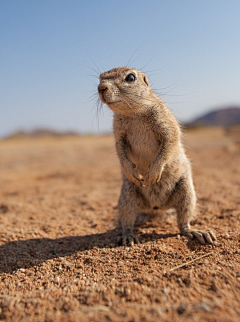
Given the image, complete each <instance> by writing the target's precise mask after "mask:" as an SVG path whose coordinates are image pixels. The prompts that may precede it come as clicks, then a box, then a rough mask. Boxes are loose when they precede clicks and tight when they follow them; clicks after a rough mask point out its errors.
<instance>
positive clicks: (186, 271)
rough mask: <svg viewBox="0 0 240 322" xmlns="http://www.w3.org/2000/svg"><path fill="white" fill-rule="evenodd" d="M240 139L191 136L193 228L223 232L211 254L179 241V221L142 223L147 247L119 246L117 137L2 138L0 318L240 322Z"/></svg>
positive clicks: (203, 133) (206, 133)
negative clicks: (196, 202)
mask: <svg viewBox="0 0 240 322" xmlns="http://www.w3.org/2000/svg"><path fill="white" fill-rule="evenodd" d="M233 133H235V132H234V131H233ZM237 135H239V134H238V132H236V133H235V134H234V135H231V131H230V132H224V130H221V129H215V130H214V129H212V130H211V129H209V130H194V131H193V130H192V131H188V134H187V135H186V137H185V144H186V147H187V153H188V155H189V156H190V158H191V160H192V165H193V174H194V182H195V186H196V190H197V193H198V200H199V212H200V214H199V216H198V218H197V219H196V220H195V222H194V223H193V225H194V227H199V228H211V229H212V230H213V231H214V232H215V233H216V235H217V237H218V242H217V243H216V245H214V247H212V246H211V245H207V246H202V245H199V244H198V243H197V241H195V240H188V239H187V238H186V237H183V236H180V234H179V231H178V228H177V225H176V219H175V217H174V215H173V214H170V215H166V214H165V215H162V216H158V217H154V218H152V219H151V221H150V222H147V223H145V224H144V225H142V226H138V227H137V234H138V236H139V238H140V241H141V244H139V245H136V246H133V247H131V248H130V247H122V246H118V245H117V244H116V236H118V235H119V234H120V230H119V229H116V228H115V227H116V217H117V209H116V205H117V200H118V196H119V193H120V187H121V173H120V166H119V162H118V159H117V157H116V153H115V148H114V140H113V138H112V137H111V136H105V137H66V138H35V139H19V140H17V139H14V140H5V141H3V140H2V141H0V152H1V159H0V169H1V190H0V320H2V321H54V322H55V321H129V322H130V321H154V322H155V321H240V292H239V291H240V248H239V244H240V237H239V230H240V226H239V220H240V145H239V138H238V139H237ZM204 255H205V257H204ZM192 260H195V261H193V262H191V261H192ZM178 265H182V266H180V267H179V268H178V267H177V266H178Z"/></svg>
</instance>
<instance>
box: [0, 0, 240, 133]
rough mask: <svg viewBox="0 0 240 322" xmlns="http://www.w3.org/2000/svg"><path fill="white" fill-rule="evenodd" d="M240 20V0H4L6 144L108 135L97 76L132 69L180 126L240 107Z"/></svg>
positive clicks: (0, 123) (1, 82)
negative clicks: (49, 136)
mask: <svg viewBox="0 0 240 322" xmlns="http://www.w3.org/2000/svg"><path fill="white" fill-rule="evenodd" d="M239 16H240V2H239V1H237V0H232V1H231V2H228V1H224V0H219V1H214V0H212V1H207V0H203V1H201V2H192V1H190V0H183V1H181V2H179V1H177V0H171V1H167V2H166V1H157V0H153V1H150V2H148V3H146V2H145V1H143V0H139V1H136V0H134V1H132V2H128V1H125V0H123V1H122V2H119V3H118V2H112V1H108V0H105V1H104V0H103V1H102V2H101V5H99V2H98V1H96V0H93V1H91V2H88V3H85V2H84V1H77V0H72V1H71V2H67V1H63V0H58V1H57V0H51V1H48V2H38V1H34V0H33V1H30V0H23V1H21V2H19V1H11V0H9V1H1V3H0V26H1V28H0V39H1V50H0V70H1V74H0V112H1V117H0V138H1V137H5V136H7V135H10V134H11V133H14V132H16V131H19V130H24V131H29V130H33V129H38V128H51V129H54V130H57V131H76V132H80V133H101V132H110V131H111V128H112V112H111V111H110V110H109V109H108V108H107V107H106V106H103V108H102V111H103V113H104V115H102V112H101V111H99V115H98V116H97V104H96V102H95V100H96V99H97V96H96V95H97V90H96V88H97V83H98V79H97V77H98V76H99V74H100V72H103V71H106V70H109V69H111V68H113V67H118V66H122V65H127V64H128V65H130V66H132V67H134V68H138V69H141V70H143V71H144V72H146V74H147V75H148V77H149V79H150V84H151V86H152V87H153V89H154V90H156V91H157V92H158V93H159V94H160V97H161V98H162V99H163V100H164V101H165V102H166V104H167V106H168V107H169V108H170V110H171V111H172V112H173V113H174V114H175V115H176V117H177V118H178V119H179V120H180V121H181V122H187V121H190V120H192V119H194V118H195V117H198V116H201V115H203V114H205V113H207V112H209V111H211V110H214V109H218V108H225V107H226V106H240V91H239V84H240V64H239V57H240V32H239V31H240V19H239ZM95 94H96V95H95ZM92 95H93V96H92ZM92 99H93V101H92Z"/></svg>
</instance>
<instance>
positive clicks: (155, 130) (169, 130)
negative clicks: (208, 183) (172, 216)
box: [98, 67, 216, 246]
mask: <svg viewBox="0 0 240 322" xmlns="http://www.w3.org/2000/svg"><path fill="white" fill-rule="evenodd" d="M98 92H99V96H100V99H101V101H102V102H103V103H105V104H107V105H108V106H109V107H110V109H111V110H113V111H114V123H113V130H114V136H115V142H116V150H117V154H118V157H119V160H120V163H121V167H122V172H123V184H122V189H121V194H120V198H119V202H118V209H119V220H120V223H121V225H122V244H123V245H125V246H126V245H130V246H131V245H133V244H134V243H139V240H138V237H137V236H135V234H134V232H133V228H134V223H135V220H136V216H137V213H138V212H142V211H144V212H148V211H151V210H153V209H163V210H167V209H170V208H174V209H175V210H176V212H177V222H178V227H179V229H180V232H181V233H182V234H183V235H185V236H187V237H189V238H194V237H196V238H197V239H198V240H199V242H200V243H201V244H206V243H210V244H212V243H213V241H214V240H216V237H215V235H214V233H213V232H212V231H210V230H198V229H192V228H191V227H190V221H191V219H192V218H193V217H194V215H195V213H196V194H195V190H194V186H193V181H192V170H191V164H190V162H189V160H188V158H187V156H186V154H185V151H184V148H183V145H182V143H181V128H180V126H179V123H178V121H177V120H176V118H175V117H174V116H173V114H172V113H171V112H170V111H169V109H168V108H167V107H166V105H165V104H164V103H163V101H162V100H161V99H160V98H159V97H158V96H157V95H156V94H155V93H154V92H153V90H152V89H151V87H150V85H149V82H148V79H147V77H146V75H145V74H143V73H142V72H141V71H139V70H137V69H134V68H129V67H118V68H114V69H111V70H109V71H107V72H104V73H102V74H101V75H100V83H99V85H98Z"/></svg>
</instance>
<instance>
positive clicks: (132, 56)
mask: <svg viewBox="0 0 240 322" xmlns="http://www.w3.org/2000/svg"><path fill="white" fill-rule="evenodd" d="M141 47H142V45H140V46H138V47H137V49H135V50H134V52H133V54H132V55H131V57H130V59H129V61H128V62H127V65H126V66H129V64H130V62H131V60H132V58H133V56H134V55H135V54H136V52H137V51H138V49H139V48H141Z"/></svg>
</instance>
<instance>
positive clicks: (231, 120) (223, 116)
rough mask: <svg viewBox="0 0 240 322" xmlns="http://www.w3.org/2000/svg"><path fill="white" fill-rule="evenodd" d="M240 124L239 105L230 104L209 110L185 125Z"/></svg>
mask: <svg viewBox="0 0 240 322" xmlns="http://www.w3.org/2000/svg"><path fill="white" fill-rule="evenodd" d="M237 124H240V107H238V106H232V107H227V108H222V109H217V110H214V111H211V112H209V113H207V114H204V115H203V116H200V117H198V118H196V119H194V120H193V121H192V122H189V123H187V124H186V125H187V126H194V127H195V126H231V125H237Z"/></svg>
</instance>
